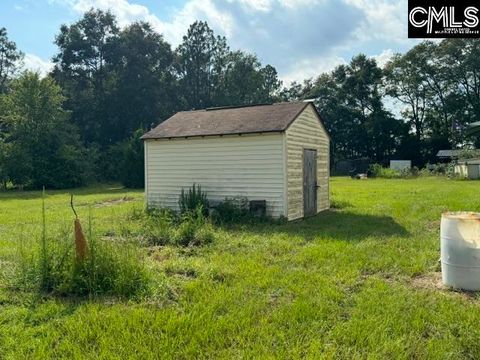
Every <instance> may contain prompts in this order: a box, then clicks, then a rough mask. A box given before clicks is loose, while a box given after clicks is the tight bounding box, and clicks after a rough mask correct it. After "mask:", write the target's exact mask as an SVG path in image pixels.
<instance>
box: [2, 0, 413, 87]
mask: <svg viewBox="0 0 480 360" xmlns="http://www.w3.org/2000/svg"><path fill="white" fill-rule="evenodd" d="M91 7H95V8H100V9H103V10H107V9H109V10H111V11H112V12H113V13H114V14H115V15H116V16H117V18H118V21H119V24H120V25H121V26H125V25H127V24H128V23H131V22H133V21H138V20H143V21H148V22H150V23H151V24H152V25H153V26H154V28H155V29H156V30H157V31H158V32H160V33H162V34H163V35H164V37H165V38H166V39H167V40H168V41H169V42H170V43H171V44H172V46H173V47H176V46H177V45H178V43H179V42H180V41H181V38H182V36H183V34H184V33H185V32H186V29H187V28H188V25H189V24H191V23H192V22H193V21H195V20H196V19H199V20H207V21H208V23H209V24H210V26H211V27H212V28H213V29H214V30H215V32H216V33H217V34H221V35H225V36H226V37H227V39H228V43H229V44H230V45H231V47H232V48H233V49H242V50H245V51H250V52H255V53H256V54H257V55H258V56H259V58H260V59H261V61H262V63H264V64H267V63H270V64H272V65H273V66H275V67H276V68H277V70H278V72H279V75H280V77H281V78H282V79H283V80H284V81H285V83H288V82H291V81H293V80H297V81H301V80H303V79H305V78H309V77H312V76H316V75H318V74H319V73H321V72H324V71H329V70H331V69H332V68H333V67H334V66H336V65H338V64H341V63H344V62H348V61H349V60H350V59H351V58H352V56H354V55H356V54H358V53H359V52H363V53H365V54H367V55H368V56H371V57H374V58H376V59H377V60H378V62H379V63H380V64H383V63H385V61H387V60H388V58H389V57H390V56H391V55H392V54H393V53H395V52H403V51H405V50H407V49H409V48H410V47H412V46H413V45H414V44H415V43H416V41H415V40H409V39H407V0H1V1H0V26H4V27H6V28H7V31H8V34H9V37H10V38H11V39H12V40H14V41H15V42H16V43H17V45H18V47H19V48H20V49H21V50H22V51H23V52H24V53H25V54H26V56H25V66H26V67H28V68H33V69H38V70H41V71H47V70H48V69H49V67H50V66H51V57H52V56H53V55H54V54H55V52H56V47H55V45H54V44H53V41H54V38H55V35H56V34H57V33H58V29H59V27H60V25H61V24H65V23H71V22H74V21H76V20H77V19H79V18H80V17H81V16H82V13H83V12H85V11H86V10H88V9H89V8H91Z"/></svg>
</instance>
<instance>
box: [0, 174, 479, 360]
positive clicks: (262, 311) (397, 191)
mask: <svg viewBox="0 0 480 360" xmlns="http://www.w3.org/2000/svg"><path fill="white" fill-rule="evenodd" d="M479 185H480V183H478V182H468V181H450V180H447V179H443V178H419V179H411V180H381V179H375V180H366V181H359V180H351V179H346V178H333V179H332V181H331V191H332V194H331V197H332V203H333V205H334V207H335V208H334V209H333V210H332V211H329V212H326V213H323V214H320V215H318V216H316V217H314V218H310V219H308V220H306V221H299V222H293V223H288V224H284V225H268V224H262V225H256V226H252V225H248V226H237V227H234V228H223V229H218V230H217V231H216V236H215V241H214V243H212V244H210V245H208V246H205V247H199V248H184V247H178V246H166V247H152V248H145V249H144V251H145V252H146V253H147V254H148V264H149V267H150V269H151V271H153V272H154V274H155V277H156V278H157V280H158V284H157V285H158V287H159V289H158V291H157V292H156V293H155V295H154V296H151V297H148V298H145V299H141V300H136V301H132V300H130V301H126V300H123V301H121V300H116V299H108V298H92V299H90V300H81V299H71V298H59V297H51V296H39V295H37V294H35V293H25V292H20V291H15V290H12V289H10V288H9V287H8V286H7V284H8V279H6V278H3V280H1V278H0V358H1V359H22V358H25V359H32V358H38V359H45V358H54V359H61V358H66V359H71V358H102V359H110V358H114V359H125V358H141V359H157V358H176V359H182V358H228V359H230V358H289V359H290V358H315V359H316V358H320V357H323V358H340V359H344V358H379V359H385V358H405V359H407V358H409V359H410V358H429V359H430V358H442V359H443V358H454V359H455V358H471V359H474V358H479V357H480V342H478V339H479V337H480V326H479V324H480V311H479V305H480V298H478V297H477V296H476V295H475V294H473V295H472V294H463V293H459V292H453V291H448V290H442V289H439V288H437V287H435V286H434V285H431V286H430V285H428V284H429V281H428V279H430V276H432V279H433V278H434V277H433V275H432V274H433V273H435V272H438V271H439V264H438V259H439V223H440V222H439V220H440V214H441V213H442V212H443V211H446V210H471V211H480V202H479V198H478V195H477V194H478V188H479ZM47 194H48V196H47V198H46V209H47V231H51V232H54V231H57V229H60V228H62V227H65V226H71V225H72V220H73V214H72V212H71V210H70V208H69V196H68V194H67V193H66V192H47ZM75 194H76V197H75V199H76V203H77V204H78V206H77V208H78V211H79V215H80V217H81V219H84V220H86V218H87V214H88V206H89V205H92V212H93V217H94V221H93V222H94V227H95V228H96V231H98V232H99V233H100V234H103V235H104V236H108V237H110V238H112V239H113V241H115V238H116V237H119V236H123V237H124V236H134V234H135V233H137V232H138V226H139V224H138V222H137V221H136V220H135V219H132V218H131V217H129V216H128V215H129V214H131V213H132V208H141V207H142V206H143V198H142V196H143V194H142V192H140V191H125V190H122V189H116V188H111V187H106V186H105V187H101V188H95V189H82V190H75ZM122 199H123V200H122ZM125 200H126V201H125ZM40 224H41V198H40V193H38V192H11V193H6V194H0V266H1V268H2V270H4V271H3V272H4V273H5V274H7V275H6V276H8V269H9V268H11V267H12V262H13V261H15V258H16V254H17V252H18V243H19V242H20V241H22V242H24V243H25V242H27V243H28V242H29V241H33V240H32V239H36V238H37V237H38V235H39V233H40V231H41V227H40ZM417 279H427V281H425V283H426V284H427V285H422V286H419V285H418V284H419V282H418V281H417ZM432 283H434V281H433V280H432ZM422 284H423V283H422Z"/></svg>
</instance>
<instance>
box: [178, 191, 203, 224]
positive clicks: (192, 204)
mask: <svg viewBox="0 0 480 360" xmlns="http://www.w3.org/2000/svg"><path fill="white" fill-rule="evenodd" d="M178 205H179V206H180V213H182V214H184V213H186V212H191V211H196V210H197V209H199V208H202V209H203V214H204V216H207V215H208V200H207V194H206V193H205V192H203V191H202V188H201V187H200V185H198V186H197V185H195V184H193V186H192V187H191V188H189V189H188V192H185V190H184V189H183V188H182V193H181V194H180V199H179V201H178Z"/></svg>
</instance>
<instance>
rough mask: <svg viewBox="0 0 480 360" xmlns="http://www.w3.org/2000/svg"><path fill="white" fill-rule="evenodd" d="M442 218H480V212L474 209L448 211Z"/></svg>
mask: <svg viewBox="0 0 480 360" xmlns="http://www.w3.org/2000/svg"><path fill="white" fill-rule="evenodd" d="M442 218H447V219H457V220H480V213H478V212H474V211H447V212H444V213H443V214H442Z"/></svg>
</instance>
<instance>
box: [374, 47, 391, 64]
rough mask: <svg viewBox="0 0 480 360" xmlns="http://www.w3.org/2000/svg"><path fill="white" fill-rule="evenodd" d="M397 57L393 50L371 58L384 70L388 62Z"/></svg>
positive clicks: (386, 50)
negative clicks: (394, 56)
mask: <svg viewBox="0 0 480 360" xmlns="http://www.w3.org/2000/svg"><path fill="white" fill-rule="evenodd" d="M393 55H395V52H394V51H393V50H392V49H385V50H383V51H382V52H381V53H380V54H378V55H373V56H370V57H371V58H372V59H375V60H376V61H377V64H378V66H379V67H381V68H383V67H384V66H385V65H386V64H387V63H388V61H389V60H390V59H391V58H392V57H393Z"/></svg>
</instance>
